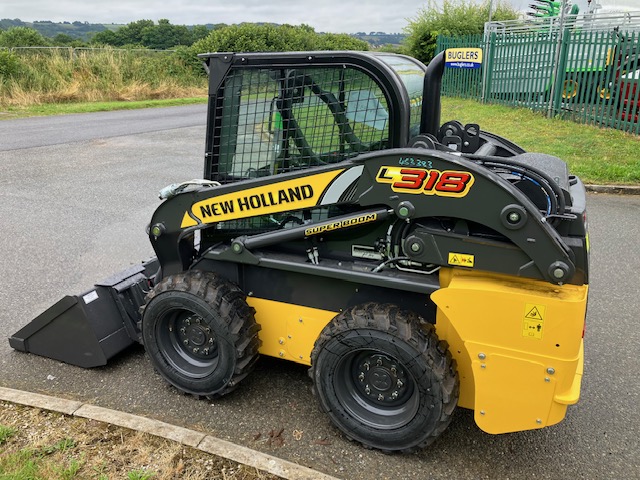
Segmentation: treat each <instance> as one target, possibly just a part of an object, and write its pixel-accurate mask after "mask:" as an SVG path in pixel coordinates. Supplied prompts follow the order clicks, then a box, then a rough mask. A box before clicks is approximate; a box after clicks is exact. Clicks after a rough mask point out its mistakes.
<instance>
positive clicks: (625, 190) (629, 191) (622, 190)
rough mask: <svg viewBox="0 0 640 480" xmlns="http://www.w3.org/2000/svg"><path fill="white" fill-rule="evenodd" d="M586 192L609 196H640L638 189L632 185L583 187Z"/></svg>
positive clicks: (639, 188) (639, 189)
mask: <svg viewBox="0 0 640 480" xmlns="http://www.w3.org/2000/svg"><path fill="white" fill-rule="evenodd" d="M585 188H586V189H587V192H594V193H609V194H611V195H640V187H639V186H634V185H592V184H591V185H585Z"/></svg>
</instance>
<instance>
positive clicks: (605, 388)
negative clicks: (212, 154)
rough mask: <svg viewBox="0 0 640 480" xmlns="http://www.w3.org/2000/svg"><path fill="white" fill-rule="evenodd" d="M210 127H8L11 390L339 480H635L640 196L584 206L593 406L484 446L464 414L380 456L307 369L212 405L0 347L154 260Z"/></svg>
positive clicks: (180, 121)
mask: <svg viewBox="0 0 640 480" xmlns="http://www.w3.org/2000/svg"><path fill="white" fill-rule="evenodd" d="M204 115H205V113H204V107H203V106H194V107H179V108H168V109H157V110H144V111H137V112H133V113H132V112H120V113H108V114H102V113H97V114H85V115H70V116H65V117H56V118H29V119H21V120H4V121H0V251H1V252H2V255H0V386H3V387H8V388H15V389H22V390H27V391H32V392H40V393H46V394H49V395H57V396H60V397H64V398H69V399H74V400H79V401H82V402H88V403H91V404H93V405H97V406H103V407H107V408H113V409H117V410H121V411H124V412H129V413H134V414H139V415H144V416H147V417H150V418H155V419H158V420H161V421H164V422H168V423H172V424H176V425H180V426H184V427H188V428H193V429H196V430H199V431H202V432H205V433H207V434H210V435H212V436H215V437H218V438H222V439H225V440H229V441H232V442H235V443H238V444H241V445H245V446H247V447H251V448H254V449H257V450H260V451H263V452H265V453H269V454H272V455H276V456H278V457H280V458H283V459H286V460H289V461H293V462H296V463H299V464H302V465H305V466H308V467H311V468H314V469H317V470H319V471H322V472H325V473H328V474H331V475H334V476H337V477H341V478H344V479H385V478H388V479H410V478H425V479H426V478H430V479H431V478H434V479H440V478H442V479H483V478H487V479H489V478H490V479H495V478H510V479H520V478H522V479H531V478H536V479H565V478H566V479H579V478H580V479H581V478H585V479H600V478H625V479H634V478H640V456H639V453H640V381H638V376H637V372H638V370H639V367H640V360H639V358H640V355H639V353H640V333H639V332H640V327H639V326H638V325H639V323H638V318H639V314H640V281H639V273H638V272H640V242H639V241H638V238H640V221H639V219H640V197H637V196H633V197H631V196H629V197H625V196H609V195H590V196H589V199H588V200H589V215H590V216H589V222H590V229H591V243H592V247H593V248H592V256H591V261H592V264H591V272H592V278H591V296H590V301H589V313H588V326H587V333H586V364H585V377H584V381H583V386H582V399H581V401H580V403H579V404H578V405H576V406H573V407H570V408H569V412H568V415H567V418H566V419H565V420H564V421H563V422H562V423H560V424H559V425H556V426H553V427H549V428H545V429H542V430H536V431H529V432H520V433H514V434H507V435H497V436H494V435H489V434H486V433H483V432H482V431H481V430H480V429H478V428H477V427H476V426H475V424H474V421H473V415H472V412H471V411H466V410H462V409H459V410H458V411H457V412H456V413H455V415H454V419H453V421H452V423H451V425H450V427H449V428H448V430H447V431H446V432H445V433H444V434H443V435H442V436H441V437H440V438H439V439H438V440H437V441H436V442H435V443H434V444H433V445H432V446H431V447H429V448H428V449H426V450H423V451H421V452H419V453H417V454H413V455H385V454H382V453H379V452H377V451H371V450H367V449H364V448H362V447H360V446H358V445H356V444H353V443H351V442H349V441H348V440H346V439H345V438H344V437H342V436H341V434H340V433H339V432H338V431H337V430H336V429H335V428H333V427H332V426H331V425H330V423H329V421H328V419H327V418H326V417H325V416H324V415H323V414H321V413H320V412H319V410H318V408H317V403H316V401H315V399H314V398H313V395H312V393H311V381H310V380H309V378H308V377H307V373H306V369H305V368H304V367H301V366H297V365H294V364H290V363H288V362H282V361H278V360H274V359H269V358H263V359H261V360H260V361H259V363H258V366H257V369H256V371H255V372H254V373H253V374H252V375H251V376H250V377H248V378H247V379H246V380H244V381H243V384H242V385H241V386H240V388H239V389H238V390H237V391H236V392H234V393H233V394H231V395H230V396H227V397H225V398H223V399H220V400H216V401H214V402H211V401H204V400H197V399H195V398H192V397H189V396H185V395H182V394H180V393H178V392H177V391H176V390H175V389H173V388H171V387H169V386H168V385H167V384H166V383H165V382H164V381H163V380H162V379H161V378H160V377H159V376H158V375H156V374H155V373H154V372H153V369H152V368H151V366H150V364H149V362H148V361H147V359H146V358H145V355H144V352H143V350H142V349H141V348H132V349H131V350H130V351H127V352H125V353H123V354H121V355H120V356H119V357H117V358H116V359H114V360H113V361H112V362H110V364H109V365H108V366H106V367H103V368H97V369H92V370H83V369H81V368H77V367H73V366H69V365H65V364H62V363H60V362H57V361H53V360H50V359H46V358H41V357H38V356H35V355H29V354H24V353H20V352H15V351H13V350H12V349H11V348H10V347H9V344H8V342H7V341H6V340H2V338H4V339H6V338H7V337H9V336H10V335H11V334H13V333H14V332H15V331H17V330H18V329H19V328H21V327H22V326H23V325H25V324H26V323H28V322H29V321H30V320H31V319H32V318H33V317H35V316H36V315H37V314H39V313H40V312H41V311H43V310H44V309H45V308H47V307H48V306H50V305H51V304H52V303H54V302H55V301H57V300H58V299H59V298H61V297H62V296H63V295H65V294H73V293H80V292H81V291H84V290H86V289H88V288H89V287H91V285H92V284H93V283H94V282H96V281H98V280H101V279H103V278H105V277H107V276H109V275H110V274H112V273H115V272H118V271H120V270H123V269H124V268H125V267H127V266H129V265H132V264H136V263H138V262H140V261H142V260H145V259H147V258H148V257H149V256H151V255H152V253H153V252H152V249H151V247H150V245H149V243H148V239H147V237H146V234H145V232H144V229H145V226H146V224H147V222H148V221H149V218H150V217H151V214H152V213H153V211H154V209H155V207H156V206H157V205H158V199H157V192H158V191H159V190H160V189H161V188H162V187H164V186H166V185H168V184H170V183H174V182H177V181H183V180H189V179H191V178H198V177H200V176H201V175H202V163H203V162H202V158H203V151H204V130H205V129H204ZM70 348H73V346H72V345H71V346H70ZM280 429H283V432H282V435H281V438H282V440H283V442H280V441H273V439H271V438H270V433H271V434H272V435H274V432H275V433H277V432H279V431H280ZM298 438H299V440H298Z"/></svg>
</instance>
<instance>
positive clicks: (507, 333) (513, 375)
mask: <svg viewBox="0 0 640 480" xmlns="http://www.w3.org/2000/svg"><path fill="white" fill-rule="evenodd" d="M440 282H441V287H442V288H441V289H439V290H438V291H436V292H435V293H433V294H432V296H431V298H432V300H433V301H434V302H435V303H436V305H437V306H438V311H437V319H436V331H437V333H438V336H439V337H440V339H441V340H445V341H447V342H448V344H449V350H450V351H451V354H452V355H453V357H454V359H455V360H456V363H457V368H458V373H459V376H460V398H459V401H458V406H461V407H464V408H470V409H473V410H475V420H476V423H477V424H478V426H479V427H480V428H481V429H483V430H484V431H486V432H489V433H506V432H514V431H520V430H529V429H535V428H541V427H544V426H547V425H553V424H555V423H558V422H559V421H561V420H562V419H563V418H564V416H565V413H566V408H567V405H570V404H573V403H576V402H577V401H578V398H579V397H580V381H581V378H582V365H583V351H584V350H583V343H582V330H583V326H584V318H585V312H586V301H587V290H588V286H587V285H584V286H576V285H563V286H557V285H552V284H549V283H546V282H542V281H536V280H529V279H522V278H517V277H509V276H505V275H495V274H489V273H485V272H478V271H473V270H466V269H460V268H443V269H441V273H440ZM247 302H248V303H249V305H251V306H252V307H254V308H255V309H256V320H257V321H258V323H259V324H260V325H261V326H262V330H261V331H260V333H259V336H260V339H261V340H262V346H261V348H260V353H261V354H263V355H268V356H272V357H276V358H282V359H285V360H290V361H293V362H296V363H301V364H303V365H310V364H311V360H310V355H311V351H312V349H313V345H314V343H315V341H316V339H317V338H318V336H319V335H320V332H321V331H322V329H323V328H324V327H325V325H326V324H327V323H329V322H330V321H331V320H332V319H333V318H334V317H335V316H336V315H337V313H338V312H332V311H328V310H321V309H315V308H309V307H303V306H299V305H293V304H289V303H282V302H276V301H272V300H265V299H260V298H254V297H248V298H247ZM531 305H534V306H539V307H542V306H544V308H538V310H537V311H538V314H537V316H538V320H541V321H542V322H543V323H544V326H543V334H541V335H538V334H536V335H532V336H528V335H523V322H525V321H531V315H532V314H531V309H532V307H531ZM541 312H544V313H541ZM527 315H528V316H529V317H527Z"/></svg>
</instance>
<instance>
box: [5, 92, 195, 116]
mask: <svg viewBox="0 0 640 480" xmlns="http://www.w3.org/2000/svg"><path fill="white" fill-rule="evenodd" d="M206 101H207V99H206V98H205V97H193V98H175V99H168V100H139V101H131V102H84V103H62V104H61V103H50V104H43V105H30V106H26V107H8V108H5V109H4V110H0V120H2V119H5V120H8V119H12V118H20V117H34V116H47V115H66V114H71V113H91V112H109V111H114V110H136V109H140V108H153V107H174V106H180V105H193V104H199V103H206Z"/></svg>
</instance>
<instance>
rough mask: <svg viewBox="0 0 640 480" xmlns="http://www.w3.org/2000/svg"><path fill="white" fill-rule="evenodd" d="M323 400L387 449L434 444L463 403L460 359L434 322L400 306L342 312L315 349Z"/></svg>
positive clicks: (359, 436) (340, 423)
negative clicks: (442, 339)
mask: <svg viewBox="0 0 640 480" xmlns="http://www.w3.org/2000/svg"><path fill="white" fill-rule="evenodd" d="M311 364H312V367H311V370H310V374H311V377H312V379H313V381H314V387H315V392H316V395H317V396H318V399H319V401H320V406H321V408H322V410H323V411H324V412H326V413H327V414H328V415H329V417H330V418H331V420H332V422H333V423H334V424H335V425H336V426H337V427H338V428H339V429H340V430H342V431H343V432H344V433H345V434H346V435H347V436H348V437H349V438H350V439H352V440H356V441H358V442H360V443H362V444H363V445H365V446H368V447H372V448H377V449H380V450H383V451H386V452H392V451H402V452H411V451H413V450H415V449H417V448H423V447H425V446H427V445H429V444H430V443H431V442H433V441H434V440H435V438H436V437H437V436H438V435H440V434H441V433H442V432H443V431H444V430H445V428H446V427H447V426H448V424H449V422H450V421H451V416H452V414H453V411H454V409H455V406H456V403H457V401H458V393H459V380H458V374H457V371H456V368H455V363H454V361H453V360H452V358H451V354H450V353H449V351H448V348H447V345H446V343H445V342H440V341H439V340H438V337H437V336H436V333H435V330H434V328H433V325H431V324H428V323H426V322H425V321H424V320H423V319H422V318H421V317H419V316H418V315H416V314H415V313H412V312H407V311H403V310H400V309H399V308H398V307H396V306H394V305H381V304H377V303H369V304H365V305H362V306H358V307H354V308H350V309H348V310H345V311H344V312H342V313H341V314H339V315H338V316H336V317H335V318H334V319H333V320H332V321H331V322H330V323H329V324H328V325H327V326H326V327H325V328H324V330H323V331H322V333H321V334H320V337H319V338H318V340H317V341H316V344H315V346H314V349H313V352H312V354H311Z"/></svg>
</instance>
